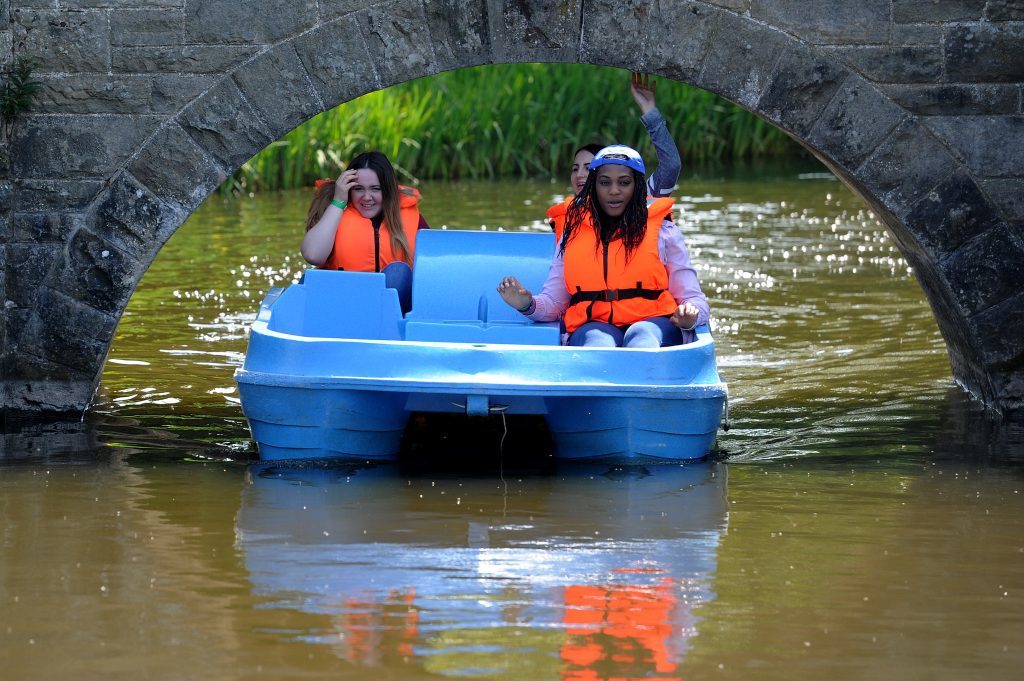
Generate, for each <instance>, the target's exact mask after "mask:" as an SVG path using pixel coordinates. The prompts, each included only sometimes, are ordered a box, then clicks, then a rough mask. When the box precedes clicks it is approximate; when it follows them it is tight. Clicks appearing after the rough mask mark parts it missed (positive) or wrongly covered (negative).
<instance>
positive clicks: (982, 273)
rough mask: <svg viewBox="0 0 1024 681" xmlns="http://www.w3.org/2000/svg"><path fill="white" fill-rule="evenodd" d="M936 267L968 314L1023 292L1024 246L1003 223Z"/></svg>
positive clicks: (968, 242)
mask: <svg viewBox="0 0 1024 681" xmlns="http://www.w3.org/2000/svg"><path fill="white" fill-rule="evenodd" d="M939 268H940V269H941V270H942V272H943V274H944V275H945V278H946V281H948V282H949V287H950V288H951V289H952V290H953V292H954V293H955V295H956V297H957V299H958V300H959V302H960V305H961V306H962V307H963V308H964V310H965V311H966V312H967V313H968V314H976V313H978V312H981V311H982V310H985V309H987V308H990V307H992V306H993V305H995V304H997V303H1000V302H1002V301H1003V300H1005V299H1007V298H1009V297H1010V296H1012V295H1015V294H1018V293H1020V292H1021V291H1024V249H1022V248H1021V247H1020V245H1019V244H1018V243H1017V242H1016V240H1015V239H1013V237H1012V236H1011V235H1010V233H1009V231H1008V230H1007V228H1006V227H1005V226H1003V225H999V226H997V227H995V228H993V229H990V230H988V231H987V232H985V233H984V234H982V235H980V236H978V237H975V238H974V239H971V240H970V241H967V242H966V243H964V244H963V245H962V246H960V248H958V249H957V250H956V251H954V252H953V253H952V254H951V255H950V256H949V257H947V258H945V259H943V260H941V261H940V262H939Z"/></svg>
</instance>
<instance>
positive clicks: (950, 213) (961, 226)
mask: <svg viewBox="0 0 1024 681" xmlns="http://www.w3.org/2000/svg"><path fill="white" fill-rule="evenodd" d="M1000 222H1001V219H1000V216H999V215H998V214H997V213H996V211H995V209H994V208H993V207H992V205H991V204H990V203H989V201H988V199H987V198H986V197H985V195H984V194H982V193H981V190H980V189H978V185H977V184H975V182H974V180H973V179H971V177H970V176H969V175H968V174H967V173H965V172H964V171H963V170H958V171H957V172H955V173H953V174H952V175H951V176H949V177H948V178H946V179H945V180H943V181H942V182H941V183H939V185H938V186H937V187H935V189H933V190H931V191H930V192H928V193H927V194H926V195H925V196H924V198H922V199H921V200H920V201H918V202H917V204H916V205H915V206H914V207H913V208H912V209H911V210H910V212H909V213H907V216H906V218H904V224H905V225H906V227H907V229H909V230H910V231H911V233H913V234H914V236H915V237H917V239H918V241H920V242H921V243H923V244H925V245H926V246H927V247H928V249H929V251H930V252H931V253H933V254H934V255H936V256H937V257H945V256H946V255H948V254H950V253H952V252H953V251H955V250H956V249H957V248H958V247H959V246H960V245H961V244H963V243H964V242H965V241H967V240H969V239H972V238H974V237H976V236H978V235H979V234H982V233H983V232H986V231H988V230H990V229H992V228H994V227H995V226H996V225H998V224H999V223H1000Z"/></svg>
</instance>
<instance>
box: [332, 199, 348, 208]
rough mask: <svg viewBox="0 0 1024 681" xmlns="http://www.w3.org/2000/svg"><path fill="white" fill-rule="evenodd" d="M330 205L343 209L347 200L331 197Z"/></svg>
mask: <svg viewBox="0 0 1024 681" xmlns="http://www.w3.org/2000/svg"><path fill="white" fill-rule="evenodd" d="M331 205H332V206H337V207H338V208H340V209H342V210H345V206H347V205H348V202H347V201H339V200H338V199H332V200H331Z"/></svg>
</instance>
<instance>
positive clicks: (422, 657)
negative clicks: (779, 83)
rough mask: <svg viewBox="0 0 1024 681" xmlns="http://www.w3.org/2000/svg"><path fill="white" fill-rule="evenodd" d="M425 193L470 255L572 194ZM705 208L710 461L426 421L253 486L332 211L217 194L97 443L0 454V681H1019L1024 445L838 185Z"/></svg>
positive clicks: (273, 472)
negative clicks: (359, 454) (618, 462)
mask: <svg viewBox="0 0 1024 681" xmlns="http://www.w3.org/2000/svg"><path fill="white" fill-rule="evenodd" d="M422 189H423V191H424V194H425V196H426V197H427V200H426V202H425V204H424V206H423V210H424V214H425V215H426V217H427V219H428V220H429V221H430V222H431V224H432V225H433V226H434V227H440V226H442V225H445V224H446V225H448V227H449V228H467V229H477V228H480V226H481V225H486V226H487V228H488V229H522V228H526V229H530V228H541V226H540V224H539V223H538V222H536V220H537V219H538V218H539V217H540V216H541V214H542V212H543V209H544V207H545V206H546V205H547V204H548V203H549V202H550V200H551V199H552V197H553V195H554V194H556V193H557V192H559V191H561V187H560V186H558V185H551V184H546V183H545V184H536V183H493V184H492V183H483V184H468V183H467V184H461V185H458V186H443V185H437V184H427V185H426V186H424V187H423V188H422ZM679 193H680V194H681V195H683V196H684V198H683V199H682V201H681V203H682V204H683V206H684V207H685V213H684V215H683V218H682V221H681V228H682V229H683V231H684V233H685V234H686V237H687V240H688V242H689V244H690V249H691V251H692V253H693V256H694V260H695V261H696V262H697V263H698V266H699V267H700V274H701V278H702V283H703V285H704V289H705V291H706V292H707V293H708V296H709V298H710V299H711V303H712V315H713V323H714V327H715V333H716V339H717V342H718V352H719V360H720V364H721V368H722V371H723V373H724V374H725V377H726V379H727V380H728V381H729V385H730V393H731V396H732V397H731V406H732V420H733V428H732V430H731V431H730V432H729V433H725V434H722V435H720V438H719V451H718V455H719V457H720V460H718V461H714V462H709V463H706V464H700V465H696V466H688V467H674V466H670V467H661V468H650V469H614V468H613V469H610V468H609V467H608V466H597V467H586V466H572V467H555V466H553V465H552V464H551V463H550V460H549V459H548V458H547V457H546V456H545V451H544V443H543V442H538V441H537V440H536V438H537V437H538V434H537V433H538V431H537V429H535V428H533V427H531V425H530V424H529V423H524V422H514V423H512V424H511V427H512V431H511V432H509V433H508V435H507V437H505V434H504V431H503V427H502V424H501V422H500V421H493V422H486V423H482V424H477V425H476V427H474V428H472V429H467V428H460V427H459V426H458V425H457V423H455V424H453V423H451V422H445V423H433V422H418V423H417V424H416V429H415V431H414V437H413V438H410V441H409V442H407V450H408V453H409V454H410V456H407V457H406V459H405V460H404V461H403V462H402V463H401V464H398V465H394V466H378V467H372V468H346V467H335V468H331V469H318V468H307V469H288V468H279V467H267V466H260V465H258V464H254V463H252V462H251V458H252V457H253V451H252V448H251V445H250V443H249V440H248V436H247V431H246V426H245V420H244V418H243V417H242V415H241V412H240V410H239V407H238V404H237V398H236V392H235V388H234V383H233V381H232V379H231V374H232V372H233V370H234V368H235V367H236V366H238V365H239V364H240V363H241V361H242V357H243V354H244V351H245V328H246V325H247V324H248V322H249V321H250V320H251V319H252V318H253V316H254V312H255V309H256V306H257V304H258V301H259V300H260V298H261V297H262V295H263V293H265V291H266V290H267V289H268V288H269V287H270V286H275V285H282V284H283V283H288V282H290V281H292V280H294V279H296V278H297V277H298V276H299V274H300V273H301V271H302V263H301V260H300V258H299V257H298V254H297V251H298V243H299V239H300V236H301V235H300V231H301V226H300V225H301V220H302V216H303V214H304V211H305V202H306V198H307V197H306V195H304V194H301V193H296V194H282V195H277V196H270V197H259V198H256V199H251V200H241V201H222V200H217V199H211V200H210V201H209V202H208V203H207V204H206V205H204V206H203V208H202V209H201V210H200V211H199V212H197V214H196V215H195V216H193V218H192V219H191V220H190V221H189V223H188V224H186V225H185V226H184V227H183V228H182V229H181V230H179V232H178V234H176V235H175V236H174V237H173V238H172V240H171V241H170V242H169V243H168V244H167V246H166V247H165V248H164V250H163V251H162V253H161V255H160V257H159V258H158V260H157V262H156V263H155V264H154V266H153V267H152V269H151V270H150V271H149V273H148V274H147V275H146V277H145V279H144V280H143V282H142V284H141V285H140V287H139V289H138V291H137V293H136V295H135V297H134V298H133V299H132V303H131V305H130V306H129V309H128V311H127V312H126V314H125V317H124V319H123V321H122V323H121V326H120V328H119V330H118V334H117V338H116V341H115V343H114V346H113V348H112V350H111V354H110V359H109V362H108V365H107V369H106V372H105V374H104V379H103V383H102V386H101V388H100V391H99V393H98V395H97V398H96V402H95V405H94V407H93V409H92V411H91V412H90V413H89V415H88V416H87V417H86V419H85V421H84V423H81V424H63V425H60V426H53V427H49V428H43V429H37V430H32V431H26V432H22V433H18V434H8V435H4V436H3V439H2V449H0V514H2V515H0V519H2V529H0V669H3V670H4V671H3V674H2V676H3V678H5V679H6V678H11V679H58V678H75V679H92V678H95V679H110V678H126V679H127V678H131V679H137V678H151V679H179V678H183V679H184V678H188V679H194V678H203V679H235V678H237V679H293V678H294V679H307V678H308V679H320V678H353V679H365V678H394V679H412V678H438V677H462V678H485V679H594V680H596V679H612V678H658V679H704V678H729V679H754V678H756V679H815V680H817V679H822V678H831V679H865V678H899V679H966V678H970V679H1008V678H1015V676H1016V675H1017V674H1018V673H1019V668H1020V667H1021V665H1022V663H1024V646H1022V644H1021V641H1022V640H1024V498H1022V497H1024V476H1022V472H1024V468H1022V467H1021V463H1022V462H1024V429H1022V428H1021V427H1020V425H1019V424H1007V423H999V422H997V421H995V420H994V419H993V418H992V417H990V416H988V415H986V414H985V413H984V411H983V410H981V409H980V408H979V407H978V406H977V405H976V404H974V403H972V402H971V401H970V400H968V399H967V398H965V397H964V396H963V395H962V394H961V392H960V391H959V389H958V388H956V387H955V386H954V385H953V382H952V380H951V378H950V375H949V367H948V362H947V359H946V355H945V349H944V347H943V344H942V340H941V338H940V337H939V335H938V331H937V328H936V325H935V322H934V319H933V318H932V315H931V312H930V310H929V308H928V306H927V304H926V302H925V301H924V299H923V296H922V294H921V292H920V290H919V288H918V286H917V284H916V282H915V281H914V279H913V276H912V273H909V272H908V270H907V266H906V264H905V263H904V262H903V261H902V260H901V259H900V257H899V254H898V253H897V252H896V250H895V248H894V246H893V245H892V243H891V242H890V241H889V240H888V239H887V238H886V236H885V234H884V231H883V230H882V229H881V228H880V227H879V226H878V224H877V223H876V222H875V221H874V219H873V218H872V216H871V215H870V214H869V213H868V212H867V211H866V210H865V209H864V207H863V205H862V204H861V203H860V202H859V201H858V200H857V199H856V198H855V197H853V196H852V195H851V194H850V193H849V192H848V191H847V190H846V189H845V188H844V187H843V186H842V185H840V184H839V183H838V182H835V181H833V180H830V179H828V178H827V176H823V175H820V174H818V173H816V172H815V170H814V169H798V170H784V169H783V170H776V171H773V172H772V173H770V174H766V173H764V172H760V171H759V172H753V173H747V176H743V175H741V174H733V175H730V176H721V177H704V178H690V179H689V180H687V181H686V182H685V183H684V184H683V186H682V187H681V190H680V192H679ZM503 437H505V439H504V442H503V443H502V438H503ZM499 443H501V447H500V448H499Z"/></svg>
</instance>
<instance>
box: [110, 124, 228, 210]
mask: <svg viewBox="0 0 1024 681" xmlns="http://www.w3.org/2000/svg"><path fill="white" fill-rule="evenodd" d="M128 171H129V172H130V173H131V174H132V175H133V176H134V177H135V179H136V180H138V181H139V182H141V183H142V184H143V185H144V186H146V187H147V188H149V190H150V191H151V192H153V194H154V195H156V196H158V197H160V198H161V199H163V200H164V201H167V202H169V203H173V204H176V205H177V206H178V207H179V208H180V209H181V210H182V211H184V212H186V213H191V212H192V211H193V210H195V209H196V208H198V207H199V204H201V203H202V202H203V200H204V199H205V198H206V197H207V196H209V195H210V193H211V192H213V191H214V190H216V189H217V187H218V186H219V185H220V183H221V182H223V181H224V180H226V179H227V175H225V173H224V171H223V170H221V169H220V167H218V166H217V164H216V162H214V161H213V160H212V159H211V158H210V157H208V156H207V155H206V154H205V153H203V151H202V150H201V149H200V148H199V147H198V146H196V143H195V142H194V141H193V140H192V138H191V137H189V135H188V133H186V132H185V131H184V130H182V129H181V128H180V127H178V126H177V125H175V124H174V123H171V124H169V125H167V126H165V127H164V128H162V129H161V130H160V131H159V132H157V134H156V135H155V136H154V137H153V138H152V139H151V140H150V141H149V143H148V144H147V145H146V147H145V148H144V149H143V150H142V151H141V152H140V153H139V155H138V156H137V157H136V158H135V160H134V161H133V162H132V164H131V165H130V166H129V167H128Z"/></svg>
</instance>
